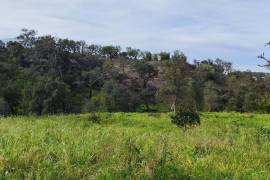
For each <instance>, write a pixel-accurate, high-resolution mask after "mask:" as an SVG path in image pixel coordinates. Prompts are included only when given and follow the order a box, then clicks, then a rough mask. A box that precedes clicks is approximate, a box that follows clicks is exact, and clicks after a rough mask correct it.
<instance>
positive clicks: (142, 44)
mask: <svg viewBox="0 0 270 180" xmlns="http://www.w3.org/2000/svg"><path fill="white" fill-rule="evenodd" d="M1 1H2V2H1V6H0V27H1V28H0V39H5V38H11V37H14V36H16V35H18V33H19V30H20V29H21V28H24V27H26V28H33V29H36V30H38V31H39V34H57V35H58V36H59V37H68V38H74V39H78V40H86V41H87V42H89V43H97V44H120V45H122V46H135V47H138V48H142V49H147V50H153V51H161V50H174V49H180V50H183V51H184V52H186V53H187V55H188V56H189V57H190V58H192V59H193V58H208V57H210V58H216V57H222V58H226V59H227V60H230V61H232V62H233V63H234V64H235V65H236V67H237V68H241V69H245V68H247V67H249V69H254V70H258V68H257V66H256V65H257V60H256V55H257V54H258V53H259V52H260V51H261V50H262V49H263V44H264V43H265V42H266V41H268V40H270V37H269V35H268V28H269V27H270V21H269V20H268V17H269V16H270V11H269V10H268V7H269V5H270V2H269V1H267V0H261V1H253V0H218V1H217V0H204V1H202V0H189V1H186V0H129V1H125V0H69V1H66V0H54V1H48V0H12V1H10V0H1ZM240 58H241V59H240ZM241 65H243V67H241ZM244 65H245V66H244ZM261 70H263V69H261Z"/></svg>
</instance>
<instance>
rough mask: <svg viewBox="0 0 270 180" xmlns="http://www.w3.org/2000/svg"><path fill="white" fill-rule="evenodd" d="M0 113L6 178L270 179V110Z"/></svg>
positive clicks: (0, 169)
mask: <svg viewBox="0 0 270 180" xmlns="http://www.w3.org/2000/svg"><path fill="white" fill-rule="evenodd" d="M96 116H98V117H99V118H100V119H101V121H100V122H99V121H97V122H98V123H93V121H92V118H93V116H92V115H69V116H66V115H65V116H64V115H63V116H48V117H9V118H1V119H0V179H270V116H269V115H255V114H238V113H204V114H202V122H201V126H199V127H195V128H190V129H185V130H183V129H179V128H177V127H176V126H175V125H173V124H171V122H170V117H169V114H146V113H145V114H139V113H113V114H110V113H100V114H97V115H96Z"/></svg>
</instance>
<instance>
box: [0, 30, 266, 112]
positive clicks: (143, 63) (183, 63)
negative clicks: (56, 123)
mask: <svg viewBox="0 0 270 180" xmlns="http://www.w3.org/2000/svg"><path fill="white" fill-rule="evenodd" d="M0 74H1V76H0V114H2V115H9V114H13V115H16V114H20V115H25V114H37V115H41V114H57V113H81V112H90V111H110V112H115V111H122V112H134V111H139V112H141V111H170V110H174V109H175V105H177V104H181V107H183V106H184V105H189V106H191V107H194V108H196V109H197V110H199V111H238V112H251V111H256V112H267V113H268V112H270V91H269V90H270V76H269V75H268V74H264V73H252V72H240V71H234V70H233V69H232V64H231V63H229V62H225V61H223V60H220V59H217V60H200V61H198V60H196V61H194V62H193V63H189V61H188V60H187V57H186V56H185V55H184V54H183V53H180V52H179V51H175V52H174V53H173V54H170V53H168V52H161V53H159V54H152V53H151V52H148V51H141V50H139V49H134V48H131V47H128V48H126V49H121V47H119V46H98V45H88V44H86V43H85V42H83V41H73V40H68V39H59V38H57V37H53V36H50V35H48V36H37V35H36V32H35V31H33V30H26V29H24V30H23V31H22V34H20V35H19V36H18V37H17V39H16V41H9V42H6V43H3V42H0ZM179 87H180V89H179Z"/></svg>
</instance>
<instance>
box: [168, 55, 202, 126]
mask: <svg viewBox="0 0 270 180" xmlns="http://www.w3.org/2000/svg"><path fill="white" fill-rule="evenodd" d="M164 65H165V68H164V79H165V83H164V84H163V93H164V94H165V96H167V97H169V99H170V100H171V104H172V107H173V109H174V111H175V112H176V115H175V116H173V118H172V122H173V123H175V124H177V125H178V126H185V125H189V124H193V123H194V124H198V123H199V116H198V114H197V109H196V105H195V102H194V98H193V92H192V88H191V84H190V77H191V74H192V70H193V67H192V66H191V65H190V64H188V63H187V58H186V56H185V55H184V54H180V53H179V52H178V51H177V52H175V53H174V55H173V56H172V59H171V60H170V61H168V62H166V63H165V64H164Z"/></svg>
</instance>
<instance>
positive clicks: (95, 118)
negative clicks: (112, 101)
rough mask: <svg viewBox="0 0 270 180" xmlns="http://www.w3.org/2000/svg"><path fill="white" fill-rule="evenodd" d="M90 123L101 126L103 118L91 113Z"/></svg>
mask: <svg viewBox="0 0 270 180" xmlns="http://www.w3.org/2000/svg"><path fill="white" fill-rule="evenodd" d="M88 121H89V122H92V123H95V124H100V123H101V117H100V116H99V115H98V114H96V113H91V114H90V115H89V117H88Z"/></svg>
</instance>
